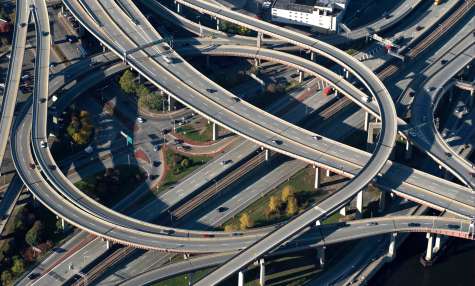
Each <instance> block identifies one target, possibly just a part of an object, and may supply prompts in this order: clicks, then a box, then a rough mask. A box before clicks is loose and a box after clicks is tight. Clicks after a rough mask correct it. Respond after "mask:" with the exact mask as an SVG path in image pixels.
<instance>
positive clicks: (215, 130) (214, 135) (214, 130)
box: [213, 122, 218, 141]
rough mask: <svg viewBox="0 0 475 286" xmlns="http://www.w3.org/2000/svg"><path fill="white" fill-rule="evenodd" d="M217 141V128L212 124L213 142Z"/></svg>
mask: <svg viewBox="0 0 475 286" xmlns="http://www.w3.org/2000/svg"><path fill="white" fill-rule="evenodd" d="M216 140H218V126H217V125H216V123H215V122H213V141H216Z"/></svg>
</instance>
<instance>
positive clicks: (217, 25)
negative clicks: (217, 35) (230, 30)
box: [216, 18, 219, 31]
mask: <svg viewBox="0 0 475 286" xmlns="http://www.w3.org/2000/svg"><path fill="white" fill-rule="evenodd" d="M216 30H217V31H219V19H218V18H216Z"/></svg>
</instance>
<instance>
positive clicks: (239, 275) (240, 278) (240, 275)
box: [238, 271, 244, 286]
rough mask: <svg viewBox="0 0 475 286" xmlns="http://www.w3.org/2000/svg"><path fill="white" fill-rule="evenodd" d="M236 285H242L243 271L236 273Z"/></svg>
mask: <svg viewBox="0 0 475 286" xmlns="http://www.w3.org/2000/svg"><path fill="white" fill-rule="evenodd" d="M238 286H244V273H243V272H242V271H239V273H238Z"/></svg>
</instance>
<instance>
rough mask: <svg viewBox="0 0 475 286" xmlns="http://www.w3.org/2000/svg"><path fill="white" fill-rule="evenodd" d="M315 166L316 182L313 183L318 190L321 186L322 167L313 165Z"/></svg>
mask: <svg viewBox="0 0 475 286" xmlns="http://www.w3.org/2000/svg"><path fill="white" fill-rule="evenodd" d="M313 168H314V169H315V183H314V184H313V187H314V188H315V190H318V188H319V187H320V168H319V167H317V166H313Z"/></svg>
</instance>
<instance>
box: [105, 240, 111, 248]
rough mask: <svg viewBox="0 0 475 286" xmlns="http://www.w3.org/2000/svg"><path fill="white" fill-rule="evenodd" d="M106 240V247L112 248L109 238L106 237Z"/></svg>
mask: <svg viewBox="0 0 475 286" xmlns="http://www.w3.org/2000/svg"><path fill="white" fill-rule="evenodd" d="M105 241H106V249H110V248H111V243H110V242H109V240H107V239H105Z"/></svg>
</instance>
